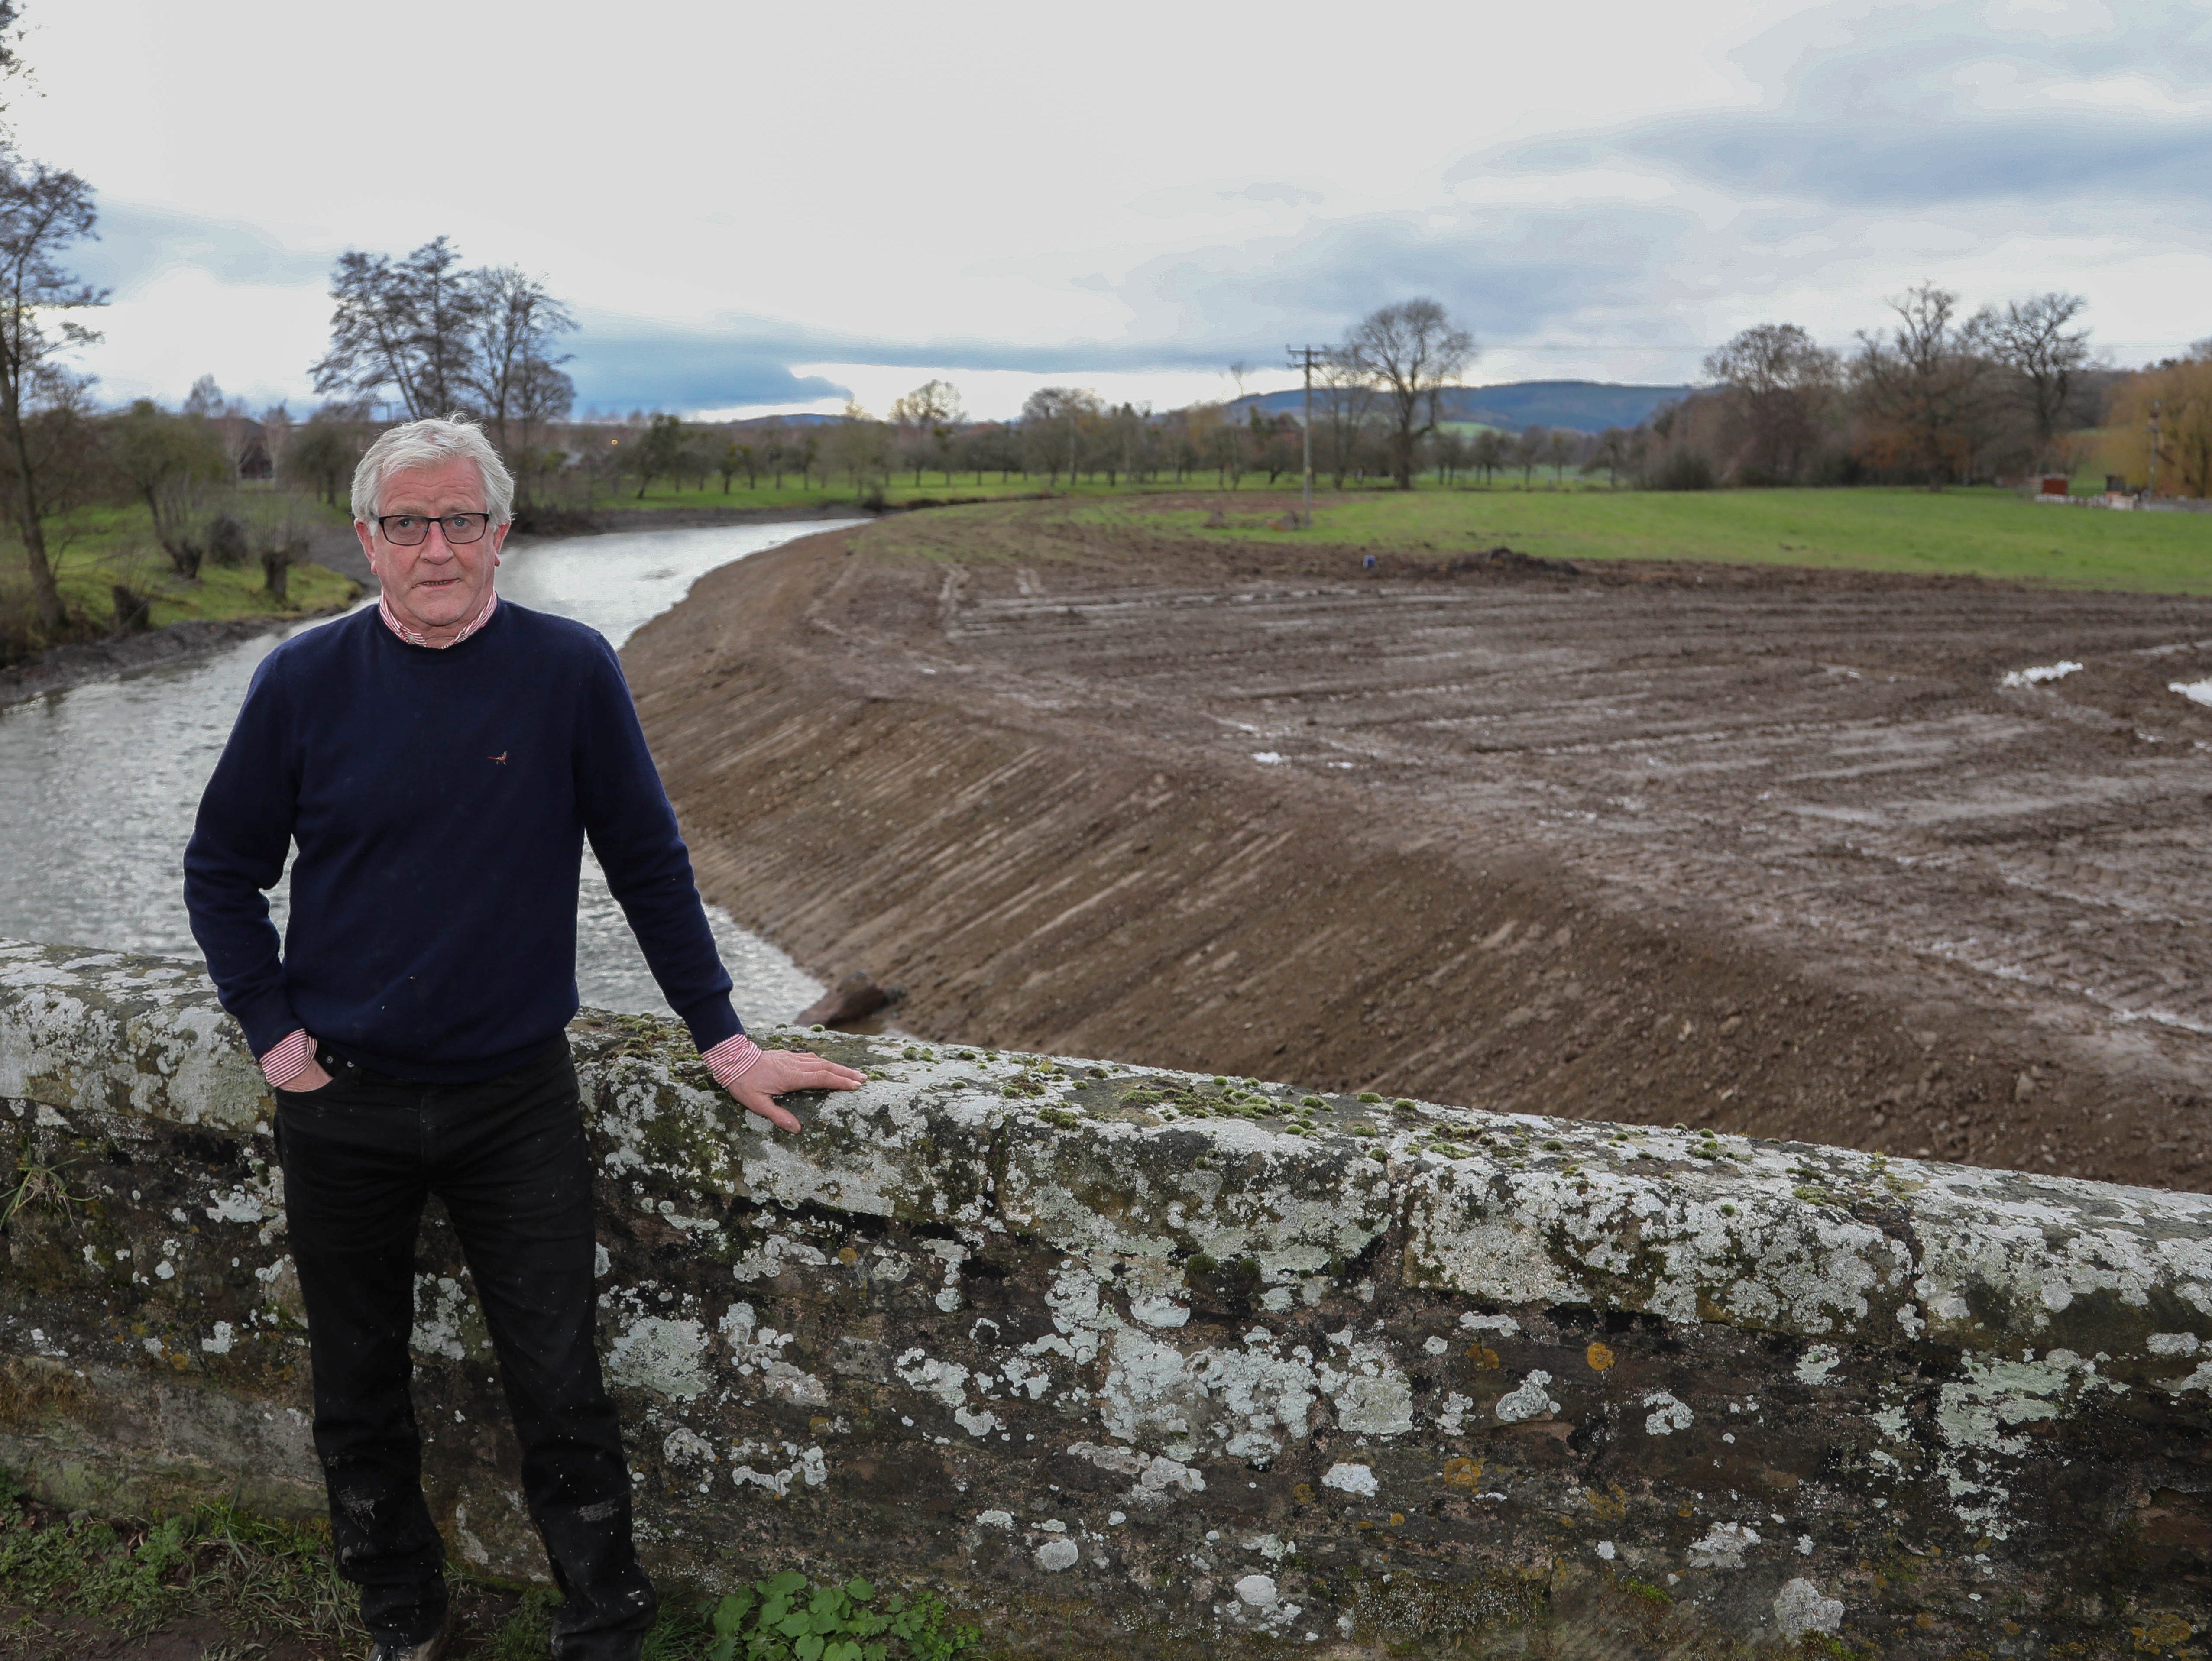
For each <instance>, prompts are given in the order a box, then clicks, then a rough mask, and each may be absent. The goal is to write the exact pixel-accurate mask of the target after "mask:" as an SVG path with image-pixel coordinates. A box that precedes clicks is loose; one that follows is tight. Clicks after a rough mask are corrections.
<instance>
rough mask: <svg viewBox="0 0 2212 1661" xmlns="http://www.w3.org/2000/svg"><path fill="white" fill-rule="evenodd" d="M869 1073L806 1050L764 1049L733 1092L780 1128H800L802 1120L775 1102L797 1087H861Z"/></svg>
mask: <svg viewBox="0 0 2212 1661" xmlns="http://www.w3.org/2000/svg"><path fill="white" fill-rule="evenodd" d="M867 1081H868V1077H867V1074H865V1073H862V1072H860V1071H859V1070H858V1069H856V1068H849V1067H841V1066H840V1065H838V1063H836V1062H831V1061H824V1060H823V1058H822V1057H821V1056H817V1055H815V1054H813V1053H812V1052H811V1051H809V1050H762V1051H761V1056H760V1059H759V1060H758V1061H757V1062H754V1063H753V1064H752V1065H751V1066H750V1067H749V1068H746V1069H745V1070H744V1072H743V1073H741V1074H738V1080H737V1082H736V1083H734V1084H732V1086H730V1094H732V1096H734V1097H736V1098H738V1104H739V1105H740V1106H742V1107H743V1108H744V1110H745V1111H746V1112H748V1113H757V1114H759V1115H760V1116H761V1117H763V1119H766V1120H767V1121H768V1122H769V1123H770V1124H772V1125H774V1126H775V1128H776V1129H778V1130H796V1129H799V1121H798V1120H796V1119H794V1118H793V1117H792V1116H791V1115H790V1113H789V1112H787V1110H784V1109H783V1108H781V1107H778V1106H777V1105H776V1104H775V1098H776V1097H778V1096H781V1095H783V1094H785V1093H786V1092H789V1091H793V1090H858V1089H859V1088H860V1086H862V1085H864V1084H866V1082H867Z"/></svg>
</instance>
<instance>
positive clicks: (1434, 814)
mask: <svg viewBox="0 0 2212 1661" xmlns="http://www.w3.org/2000/svg"><path fill="white" fill-rule="evenodd" d="M1183 505H1186V506H1188V505H1191V504H1183ZM1200 505H1203V504H1200ZM1192 517H1193V520H1194V523H1195V516H1192ZM1316 534H1317V535H1318V536H1322V537H1325V534H1326V532H1325V531H1323V532H1318V533H1316ZM1365 552H1366V551H1364V550H1358V549H1352V548H1347V547H1342V546H1334V545H1328V543H1327V542H1326V541H1325V540H1322V541H1316V542H1315V543H1313V544H1300V545H1295V546H1288V547H1285V546H1283V545H1272V544H1260V543H1253V542H1249V541H1246V540H1243V539H1241V538H1237V537H1235V536H1234V535H1232V534H1223V533H1218V532H1217V533H1215V534H1214V535H1212V536H1208V535H1207V534H1206V532H1203V531H1201V530H1196V529H1194V530H1193V531H1191V532H1188V533H1176V532H1163V531H1158V530H1153V529H1148V528H1146V527H1144V526H1140V525H1139V524H1138V523H1137V522H1136V521H1134V520H1130V519H1128V518H1127V517H1126V516H1121V515H1117V514H1115V512H1114V511H1113V510H1110V509H1109V510H1101V509H1097V508H1091V509H1087V510H1083V511H1077V510H1074V509H1073V508H1069V507H1066V506H1065V505H1062V504H1027V503H1024V504H1019V505H1018V506H1015V507H1012V508H973V509H970V508H963V509H952V510H947V511H945V512H940V513H934V514H914V515H908V516H905V517H902V518H899V519H896V520H885V521H883V522H880V523H878V524H876V525H872V526H866V527H862V528H859V529H855V530H842V531H836V532H825V533H824V534H823V535H821V536H817V537H812V538H807V539H805V540H803V541H799V542H795V543H792V544H789V545H786V546H784V547H781V548H779V549H776V550H774V551H770V552H768V553H763V554H758V555H755V556H753V557H750V558H749V559H747V560H745V561H744V562H742V563H738V564H735V565H732V566H730V567H727V568H726V569H722V570H720V571H718V572H716V573H714V574H713V575H710V576H708V577H707V578H705V579H704V580H702V581H701V582H700V583H699V584H698V586H697V587H696V588H695V589H694V590H693V593H692V594H691V597H690V599H688V600H687V601H685V602H684V604H683V605H679V606H678V607H677V608H676V609H675V610H674V611H671V612H669V613H667V614H666V615H665V616H664V617H662V618H659V620H657V621H656V622H654V623H653V624H651V625H649V626H648V627H647V629H645V630H642V631H641V633H640V634H639V635H638V636H635V638H634V639H633V640H632V642H630V644H629V647H628V648H627V651H626V654H625V662H626V664H627V666H628V669H629V674H630V678H631V680H632V683H633V684H634V686H635V691H636V693H637V697H638V703H639V708H640V710H641V714H642V715H643V718H644V721H645V724H646V728H647V733H648V735H649V737H650V739H651V740H652V743H653V749H654V751H655V753H656V755H658V756H659V758H660V762H661V766H662V770H663V772H664V775H665V777H666V780H667V782H668V785H669V788H670V790H671V794H673V796H674V797H675V799H676V801H677V804H678V811H679V812H680V814H681V816H682V818H683V821H684V827H685V831H686V834H687V835H688V836H689V837H690V840H691V842H692V845H693V849H694V852H695V856H696V861H697V864H698V867H699V871H700V875H701V881H702V886H703V887H704V888H705V890H706V891H707V893H708V897H710V898H712V899H714V900H715V901H718V902H719V903H720V904H723V905H725V906H726V907H728V908H729V910H731V911H732V913H733V914H734V915H735V916H737V917H738V919H740V920H741V921H742V922H744V923H745V924H746V925H747V926H749V927H751V928H756V929H758V930H759V931H761V932H762V933H763V934H767V935H768V936H769V937H770V938H772V939H774V940H777V941H778V942H780V943H781V944H782V945H784V946H786V947H787V948H788V949H789V950H791V951H792V952H793V953H794V954H795V955H796V956H798V957H799V958H800V959H801V960H802V961H803V962H805V963H806V964H809V965H810V966H811V967H812V968H814V969H816V970H818V971H821V972H823V973H841V972H843V971H846V970H852V969H865V970H868V971H869V972H871V973H872V974H874V975H875V976H876V977H878V979H879V980H881V981H884V982H885V983H902V984H903V986H904V987H905V988H906V991H907V997H906V1001H905V1003H904V1005H903V1006H902V1010H901V1014H900V1022H901V1025H902V1026H903V1027H905V1028H907V1029H908V1030H910V1031H915V1032H918V1033H921V1034H926V1035H930V1036H934V1037H945V1038H948V1039H959V1040H966V1041H969V1042H974V1043H983V1044H991V1045H1018V1046H1022V1047H1026V1048H1034V1049H1038V1050H1050V1051H1056V1052H1059V1053H1062V1054H1079V1055H1091V1056H1115V1057H1120V1058H1123V1059H1127V1060H1129V1061H1132V1062H1143V1063H1149V1064H1154V1065H1167V1066H1179V1067H1188V1068H1198V1069H1200V1070H1204V1071H1207V1072H1218V1073H1222V1074H1249V1075H1254V1076H1259V1077H1273V1078H1277V1079H1282V1080H1291V1081H1295V1082H1297V1083H1301V1084H1304V1085H1308V1086H1313V1087H1318V1088H1339V1089H1342V1088H1359V1089H1369V1088H1371V1089H1375V1090H1379V1091H1382V1092H1386V1093H1389V1094H1405V1095H1409V1096H1416V1097H1420V1098H1427V1099H1432V1100H1441V1101H1450V1102H1458V1103H1463V1104H1469V1105H1474V1106H1480V1107H1484V1108H1489V1109H1495V1110H1528V1111H1536V1112H1545V1113H1554V1114H1563V1115H1569V1116H1583V1117H1589V1118H1603V1119H1619V1120H1627V1121H1639V1122H1646V1123H1650V1122H1656V1123H1674V1122H1678V1121H1679V1122H1681V1123H1690V1124H1694V1125H1697V1126H1700V1127H1705V1126H1711V1127H1713V1128H1716V1129H1729V1130H1735V1131H1741V1132H1746V1133H1748V1134H1751V1135H1759V1136H1769V1137H1783V1138H1798V1139H1803V1140H1807V1141H1819V1142H1827V1143H1834V1144H1839V1145H1843V1146H1849V1147H1863V1148H1868V1149H1875V1150H1881V1151H1887V1152H1893V1153H1907V1154H1917V1155H1923V1156H1928V1155H1932V1156H1934V1157H1936V1158H1939V1159H1953V1160H1957V1161H1960V1162H1965V1163H1974V1164H1983V1165H1998V1166H2007V1167H2015V1168H2026V1169H2031V1170H2037V1171H2046V1170H2047V1171H2058V1172H2063V1173H2066V1174H2073V1175H2080V1176H2084V1177H2097V1178H2101V1179H2105V1180H2109V1181H2116V1182H2122V1183H2145V1184H2151V1185H2158V1186H2167V1187H2179V1188H2191V1189H2202V1188H2204V1187H2205V1186H2207V1184H2208V1183H2212V1166H2208V1165H2207V1164H2206V1162H2205V1148H2206V1144H2205V1131H2204V1117H2205V1102H2206V1093H2207V1080H2208V1078H2212V1071H2208V1062H2212V1050H2208V1034H2212V975H2208V973H2207V970H2208V969H2212V934H2208V918H2212V890H2208V888H2207V885H2206V883H2205V880H2204V879H2205V876H2206V874H2207V870H2208V866H2212V848H2208V844H2207V839H2206V837H2205V835H2204V822H2205V817H2206V809H2207V806H2208V803H2212V709H2207V708H2203V707H2200V706H2199V705H2197V704H2196V703H2192V702H2191V701H2190V700H2189V699H2187V698H2186V697H2182V696H2180V695H2179V694H2177V693H2175V692H2173V691H2169V690H2168V689H2169V687H2170V686H2171V685H2172V684H2174V683H2184V684H2186V683H2192V682H2196V681H2199V680H2203V679H2204V678H2207V677H2208V676H2212V600H2207V599H2187V598H2175V597H2166V596H2159V595H2147V594H2112V593H2057V592H2048V591H2039V590H2035V589H2030V588H2025V587H2011V586H2006V585H2002V584H1997V583H1992V582H1985V581H1973V580H1963V579H1962V580H1943V579H1917V578H1908V577H1900V576H1893V575H1869V574H1859V573H1846V572H1835V571H1808V570H1796V569H1779V568H1752V567H1741V566H1725V565H1690V564H1682V563H1638V562H1620V563H1604V564H1592V565H1589V566H1585V567H1583V568H1582V569H1562V568H1557V567H1550V566H1547V565H1546V564H1544V563H1541V562H1534V561H1528V560H1524V559H1521V558H1518V557H1511V556H1506V555H1498V556H1492V557H1467V556H1461V557H1457V558H1449V557H1447V556H1446V555H1445V554H1443V553H1441V552H1437V551H1427V550H1409V551H1404V552H1400V553H1383V554H1382V555H1380V556H1379V557H1377V559H1376V564H1375V565H1374V566H1373V567H1372V568H1369V567H1367V566H1365V565H1364V563H1363V558H1364V554H1365ZM2061 662H2070V663H2076V664H2079V665H2080V666H2081V667H2080V668H2079V669H2078V670H2075V671H2073V672H2069V673H2067V674H2065V675H2063V677H2061V678H2045V679H2040V680H2032V681H2015V682H2014V683H2012V684H2008V681H2007V677H2008V675H2014V674H2016V672H2021V671H2025V670H2027V669H2031V668H2035V667H2040V666H2053V665H2057V664H2058V663H2061ZM763 1013H780V1012H763Z"/></svg>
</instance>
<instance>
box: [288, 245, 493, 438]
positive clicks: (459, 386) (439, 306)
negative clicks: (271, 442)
mask: <svg viewBox="0 0 2212 1661" xmlns="http://www.w3.org/2000/svg"><path fill="white" fill-rule="evenodd" d="M460 264H461V256H460V252H459V250H458V249H456V248H455V247H454V246H453V244H452V243H451V242H450V241H448V240H447V239H446V238H444V237H442V236H441V237H437V238H435V239H433V240H430V241H428V242H425V243H424V244H423V245H422V246H421V247H419V248H417V249H416V250H415V252H412V253H410V254H409V255H408V256H407V257H406V258H405V259H401V260H397V261H395V260H392V259H390V258H388V257H387V256H386V255H383V254H375V255H371V254H367V253H363V252H361V251H360V250H359V249H349V250H347V252H344V253H343V254H341V255H340V256H339V257H338V263H337V268H336V269H335V270H334V271H332V272H331V300H333V301H336V302H337V305H336V309H335V310H333V311H332V312H331V349H330V350H329V351H328V352H326V353H325V354H324V356H323V357H322V359H321V361H320V362H318V363H316V364H315V366H314V368H313V374H314V377H315V390H316V391H317V392H351V393H353V394H354V395H356V397H361V398H374V397H375V396H377V395H378V394H379V393H380V392H382V391H383V390H384V388H386V386H390V387H392V388H393V389H394V390H395V391H396V392H397V393H398V399H399V403H400V405H401V406H402V407H403V408H404V410H405V411H407V415H408V418H409V419H410V420H415V419H419V418H420V417H423V416H430V415H444V414H446V413H447V411H451V410H454V409H458V408H459V407H460V399H461V398H462V396H463V394H464V393H465V392H467V391H468V390H469V380H470V376H469V373H468V370H469V363H470V360H471V356H472V352H471V347H472V345H473V344H474V343H473V340H472V336H473V333H474V331H475V328H476V326H477V313H478V309H479V307H480V304H481V295H480V291H479V289H478V287H477V282H476V281H475V278H474V276H473V274H472V273H471V272H467V271H463V270H461V269H460Z"/></svg>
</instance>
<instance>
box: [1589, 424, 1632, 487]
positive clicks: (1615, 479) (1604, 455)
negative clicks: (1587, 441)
mask: <svg viewBox="0 0 2212 1661" xmlns="http://www.w3.org/2000/svg"><path fill="white" fill-rule="evenodd" d="M1635 460H1636V435H1635V434H1634V433H1632V432H1631V431H1629V429H1627V428H1626V427H1608V428H1607V429H1605V430H1604V431H1603V432H1601V433H1600V434H1599V435H1597V442H1596V443H1595V445H1594V446H1592V447H1591V449H1590V453H1589V460H1587V461H1585V462H1583V472H1585V473H1594V472H1596V471H1597V470H1598V469H1599V468H1601V467H1602V468H1604V469H1605V482H1606V487H1607V489H1608V490H1610V489H1612V488H1613V486H1615V485H1617V484H1620V470H1621V469H1622V468H1624V467H1627V466H1632V465H1634V463H1635Z"/></svg>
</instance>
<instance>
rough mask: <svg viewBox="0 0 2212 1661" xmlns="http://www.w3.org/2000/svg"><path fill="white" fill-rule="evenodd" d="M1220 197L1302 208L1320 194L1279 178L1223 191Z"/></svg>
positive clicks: (1318, 198)
mask: <svg viewBox="0 0 2212 1661" xmlns="http://www.w3.org/2000/svg"><path fill="white" fill-rule="evenodd" d="M1221 199H1222V200H1223V201H1225V202H1279V203H1280V204H1282V205H1283V206H1285V207H1286V208H1302V207H1304V206H1305V205H1306V204H1309V203H1314V202H1319V201H1320V200H1321V199H1322V194H1321V192H1319V191H1309V190H1302V189H1300V188H1299V187H1298V186H1296V185H1286V184H1285V183H1284V182H1283V181H1282V180H1280V179H1271V180H1268V181H1266V182H1264V183H1261V184H1255V185H1247V186H1245V187H1244V188H1243V190H1241V191H1224V192H1221Z"/></svg>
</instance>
